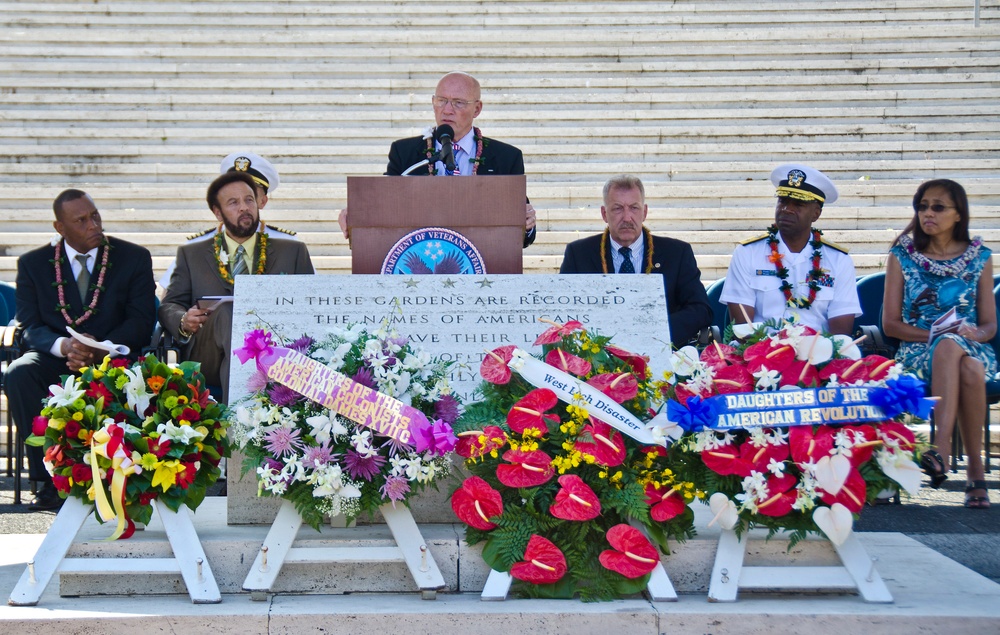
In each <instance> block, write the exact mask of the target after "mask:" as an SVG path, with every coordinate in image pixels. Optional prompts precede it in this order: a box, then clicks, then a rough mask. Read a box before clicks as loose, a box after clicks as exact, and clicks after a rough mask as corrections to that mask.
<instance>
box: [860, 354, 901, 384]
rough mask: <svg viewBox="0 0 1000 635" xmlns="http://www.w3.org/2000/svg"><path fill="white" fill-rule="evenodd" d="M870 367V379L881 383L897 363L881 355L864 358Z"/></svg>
mask: <svg viewBox="0 0 1000 635" xmlns="http://www.w3.org/2000/svg"><path fill="white" fill-rule="evenodd" d="M862 360H863V361H864V362H865V365H866V366H868V369H869V370H868V378H869V379H870V380H872V381H880V380H883V379H885V378H886V375H888V374H889V369H891V368H892V367H893V366H895V365H896V361H895V360H893V359H889V358H888V357H882V356H881V355H868V356H867V357H864V358H862Z"/></svg>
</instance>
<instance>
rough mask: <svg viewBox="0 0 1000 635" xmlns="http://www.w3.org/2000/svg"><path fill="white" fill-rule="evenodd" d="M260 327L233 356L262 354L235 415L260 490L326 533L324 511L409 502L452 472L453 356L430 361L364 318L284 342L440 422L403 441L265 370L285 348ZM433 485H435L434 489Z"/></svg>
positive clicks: (236, 432) (237, 435)
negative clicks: (419, 438) (419, 437)
mask: <svg viewBox="0 0 1000 635" xmlns="http://www.w3.org/2000/svg"><path fill="white" fill-rule="evenodd" d="M274 337H275V336H274V335H273V334H272V333H271V332H269V331H265V330H261V329H256V330H253V331H250V332H249V333H247V334H246V335H245V336H244V342H245V343H244V347H243V348H242V349H240V350H238V351H235V354H236V355H238V356H239V357H240V359H241V361H243V362H244V363H245V362H246V361H249V359H251V357H255V358H257V362H258V366H257V370H256V371H255V372H254V374H253V375H252V376H251V378H250V380H249V384H248V388H250V390H251V391H252V394H250V395H248V396H247V397H246V398H244V399H243V400H241V401H240V402H238V403H237V404H236V405H235V407H234V411H233V413H232V416H231V422H230V423H231V426H232V427H231V432H230V434H231V436H232V438H233V442H234V444H235V445H236V446H237V447H239V448H240V449H241V450H242V451H243V453H244V454H245V455H246V459H245V461H244V463H243V472H244V473H247V472H253V473H254V474H255V475H256V478H257V483H258V494H259V495H268V496H279V497H281V498H284V499H285V500H287V501H289V502H291V503H292V504H293V505H294V506H295V508H296V509H297V510H298V512H299V514H300V515H301V516H302V519H303V520H304V521H305V522H306V523H307V524H309V525H310V526H312V527H313V528H315V529H317V530H318V529H319V527H320V525H321V524H322V522H323V518H324V516H327V515H331V516H336V515H339V514H343V515H344V516H346V517H347V518H348V520H349V521H350V520H353V519H354V518H356V517H358V516H359V515H361V514H362V513H367V514H369V515H371V514H373V513H374V512H375V511H376V510H378V508H379V507H381V506H382V505H383V504H386V503H391V504H392V505H395V504H396V503H404V504H407V502H408V501H409V499H410V497H412V496H413V495H415V494H417V493H418V492H420V491H422V490H423V489H425V488H426V487H428V486H430V485H435V483H436V481H437V480H438V479H440V478H442V477H444V476H446V475H447V474H448V473H449V470H450V467H451V454H450V452H451V450H452V448H454V445H455V442H456V441H457V439H456V438H455V436H454V434H453V433H452V429H451V424H452V423H453V422H454V421H455V420H456V419H457V418H458V416H459V414H460V413H461V404H460V403H459V401H458V400H457V399H456V398H455V397H454V396H453V395H452V392H451V388H450V386H449V383H448V376H449V373H450V370H449V369H450V367H451V365H452V362H444V361H441V360H439V359H436V358H432V357H431V356H430V355H429V354H428V353H426V352H425V351H423V350H422V349H421V348H419V347H418V346H416V345H414V344H412V343H411V342H410V341H409V340H408V339H407V338H406V337H403V336H400V335H399V334H398V333H396V332H395V331H394V330H390V329H389V327H388V322H387V321H383V323H382V325H381V326H380V327H379V328H378V329H375V330H371V331H369V330H368V329H367V328H366V327H365V326H364V325H362V324H354V325H351V326H350V327H348V328H345V329H340V328H335V329H334V330H333V331H332V332H331V333H330V334H329V335H328V336H326V337H324V338H323V339H320V340H315V339H313V338H311V337H309V336H303V337H300V338H299V339H297V340H295V341H291V342H288V343H287V344H285V347H287V348H288V349H290V350H292V351H296V352H298V353H301V354H303V355H305V356H307V357H308V358H310V359H312V360H315V361H316V362H318V363H319V364H320V365H322V366H324V367H325V368H328V369H331V370H334V371H337V372H338V373H341V374H342V375H345V376H346V377H348V378H350V380H351V382H352V384H360V385H362V386H365V387H367V388H370V389H373V390H376V391H378V392H380V393H382V394H383V395H387V396H389V397H392V398H393V399H395V400H398V401H400V402H402V403H403V404H404V405H406V406H412V407H414V408H416V409H418V410H420V411H421V412H422V413H424V414H425V415H426V416H427V418H428V420H430V421H433V424H432V426H431V428H430V429H429V430H427V431H426V433H427V435H428V436H427V438H425V439H424V440H423V441H424V442H425V443H424V442H417V443H416V446H417V447H420V448H421V449H419V450H418V449H417V447H415V446H414V444H413V443H404V442H401V441H399V440H397V439H393V438H391V437H388V436H384V435H380V434H378V433H376V432H374V431H373V429H372V428H369V427H367V426H364V425H361V424H359V423H356V422H355V421H352V420H351V419H348V418H346V417H344V416H342V415H340V414H337V413H336V412H334V411H332V410H329V409H327V408H325V407H323V406H321V405H320V404H318V403H316V402H314V401H310V400H309V399H307V398H306V397H304V396H303V395H301V394H300V393H298V392H296V391H295V390H293V389H291V388H289V387H287V386H285V385H282V384H280V383H278V382H276V381H274V380H271V379H269V378H268V376H267V374H266V373H267V366H266V365H263V364H262V363H261V360H262V359H263V357H264V356H266V355H265V352H268V351H273V350H274V349H275V348H276V347H277V346H278V344H277V343H276V342H275V340H274ZM435 487H436V485H435Z"/></svg>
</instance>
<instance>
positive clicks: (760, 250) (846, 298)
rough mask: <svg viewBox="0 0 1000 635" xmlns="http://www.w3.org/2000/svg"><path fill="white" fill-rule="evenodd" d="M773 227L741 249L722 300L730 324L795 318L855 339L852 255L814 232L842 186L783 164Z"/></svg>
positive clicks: (857, 310)
mask: <svg viewBox="0 0 1000 635" xmlns="http://www.w3.org/2000/svg"><path fill="white" fill-rule="evenodd" d="M771 182H772V183H773V184H774V185H775V187H776V188H777V190H776V191H775V194H774V195H775V197H777V199H778V203H777V205H776V206H775V209H774V221H775V222H774V225H771V227H770V228H769V229H768V232H767V233H766V234H764V235H763V236H757V237H756V238H751V239H750V240H747V241H744V242H743V243H741V244H740V245H739V246H737V247H736V251H735V252H733V259H732V261H731V262H730V263H729V271H728V272H727V273H726V282H725V285H724V286H723V289H722V295H721V296H720V298H719V301H720V302H722V303H723V304H728V305H729V315H730V317H731V318H732V320H733V322H735V323H737V324H742V323H744V322H746V321H747V320H748V319H749V320H751V321H755V322H764V321H767V320H772V319H777V320H783V319H784V320H790V319H792V318H793V317H796V318H797V321H798V322H799V323H801V324H805V325H806V326H810V327H812V328H814V329H817V330H819V331H824V332H829V333H834V334H837V333H840V334H845V335H846V334H850V332H851V330H852V328H853V327H854V318H855V316H858V315H861V304H860V302H859V301H858V291H857V286H856V285H855V275H854V263H853V262H852V261H851V257H850V256H849V255H847V249H845V248H843V247H840V246H839V245H836V244H834V243H831V242H828V241H826V240H823V237H822V232H820V231H819V230H818V229H815V228H813V223H815V222H816V221H817V220H818V219H819V217H820V214H822V213H823V205H824V204H826V203H833V202H834V201H836V200H837V188H836V187H834V185H833V183H832V182H831V181H830V179H828V178H827V177H826V175H824V174H823V173H822V172H820V171H819V170H816V169H813V168H811V167H809V166H806V165H799V164H794V163H786V164H784V165H779V166H778V167H776V168H775V169H774V171H773V172H771Z"/></svg>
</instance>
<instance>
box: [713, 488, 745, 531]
mask: <svg viewBox="0 0 1000 635" xmlns="http://www.w3.org/2000/svg"><path fill="white" fill-rule="evenodd" d="M708 506H709V508H710V509H711V510H712V514H713V517H712V520H711V521H709V523H708V526H709V527H711V526H712V525H713V524H715V523H716V522H718V523H719V526H720V527H722V528H723V529H732V528H733V527H735V526H736V523H737V522H738V521H739V512H738V511H737V509H736V503H734V502H733V501H731V500H729V497H728V496H726V495H725V494H723V493H722V492H716V493H714V494H712V497H711V498H709V499H708Z"/></svg>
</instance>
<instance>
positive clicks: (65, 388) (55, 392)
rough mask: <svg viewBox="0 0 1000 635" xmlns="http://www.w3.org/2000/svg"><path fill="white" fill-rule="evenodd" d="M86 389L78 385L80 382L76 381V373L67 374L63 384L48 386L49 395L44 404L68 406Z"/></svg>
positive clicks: (50, 406)
mask: <svg viewBox="0 0 1000 635" xmlns="http://www.w3.org/2000/svg"><path fill="white" fill-rule="evenodd" d="M86 392H87V391H86V390H83V389H82V388H81V387H80V382H79V381H77V378H76V375H67V376H66V381H65V382H64V383H63V385H61V386H60V385H59V384H52V385H51V386H49V393H51V396H50V397H49V400H48V402H47V403H46V406H47V407H49V408H52V407H58V406H70V405H71V404H72V403H73V402H74V401H76V400H77V399H79V398H80V397H83V395H84V393H86Z"/></svg>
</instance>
